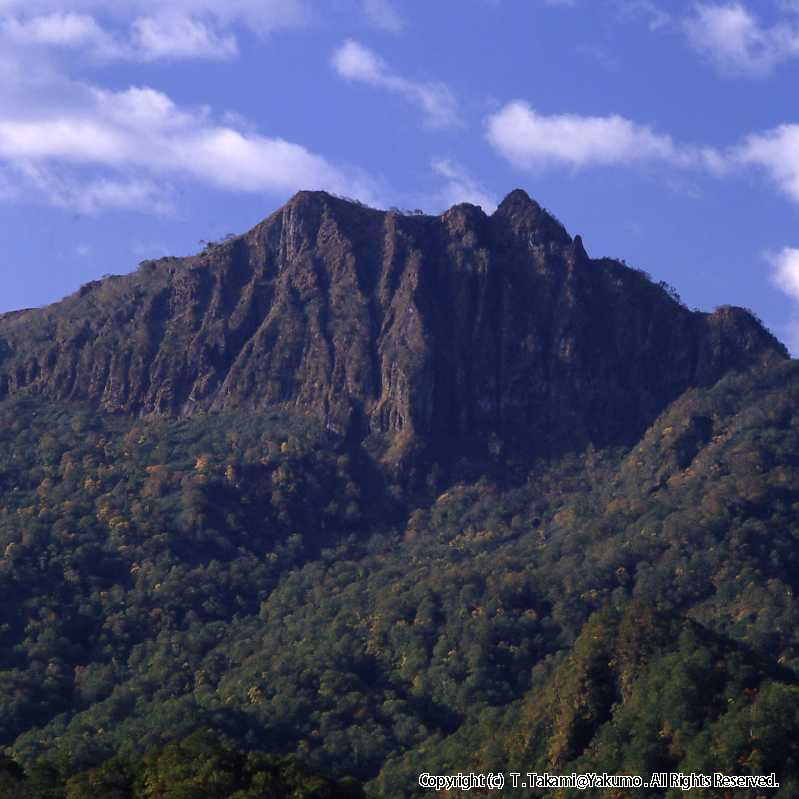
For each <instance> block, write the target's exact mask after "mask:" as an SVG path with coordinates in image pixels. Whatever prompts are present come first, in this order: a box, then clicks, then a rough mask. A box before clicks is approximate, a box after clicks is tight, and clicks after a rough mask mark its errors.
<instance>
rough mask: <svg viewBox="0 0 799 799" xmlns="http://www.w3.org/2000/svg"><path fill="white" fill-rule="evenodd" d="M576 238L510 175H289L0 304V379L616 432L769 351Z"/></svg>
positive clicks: (155, 403)
mask: <svg viewBox="0 0 799 799" xmlns="http://www.w3.org/2000/svg"><path fill="white" fill-rule="evenodd" d="M786 357H787V354H786V351H785V348H784V347H783V346H782V345H781V344H780V343H779V342H778V341H777V340H776V339H775V338H774V337H773V336H772V335H771V334H770V333H768V332H767V331H766V330H765V329H764V328H763V327H762V326H761V325H760V323H759V322H758V321H757V320H756V319H755V318H754V317H753V316H752V315H751V314H750V313H749V312H747V311H745V310H743V309H740V308H732V307H724V308H720V309H718V310H717V311H716V312H715V313H712V314H707V313H700V312H692V311H690V310H688V309H687V308H685V307H683V306H682V305H681V304H680V303H679V302H678V301H677V300H676V299H675V298H674V297H673V296H672V295H671V294H670V293H669V292H668V291H667V290H666V289H665V288H664V287H663V286H662V285H656V284H654V283H653V282H652V281H651V280H650V279H648V277H647V276H646V275H645V274H643V273H642V272H640V271H638V270H635V269H630V268H628V267H626V266H625V265H623V264H622V263H619V262H617V261H614V260H610V259H600V260H594V259H591V258H589V257H588V256H587V254H586V252H585V250H584V249H583V246H582V241H581V239H580V237H579V236H577V237H575V238H574V239H572V238H571V236H570V235H569V234H568V233H567V232H566V230H565V229H564V227H563V226H562V225H561V224H560V223H559V222H558V221H557V220H556V219H555V218H554V217H552V216H551V215H550V214H548V213H547V212H546V211H545V210H543V209H542V208H541V206H539V205H538V204H537V203H536V202H534V201H533V200H531V199H530V198H529V197H528V196H527V194H526V193H525V192H524V191H521V190H519V189H517V190H515V191H513V192H511V193H510V194H509V195H508V196H507V197H506V198H505V199H504V200H503V202H502V203H501V204H500V205H499V207H498V208H497V210H496V211H495V213H494V214H493V215H491V216H487V215H486V214H484V213H483V211H482V210H481V209H480V208H478V207H475V206H472V205H468V204H461V205H457V206H455V207H453V208H451V209H450V210H448V211H447V212H445V213H443V214H441V215H440V216H423V215H405V214H402V213H398V212H394V211H391V212H383V211H377V210H373V209H371V208H367V207H364V206H362V205H359V204H358V203H354V202H349V201H345V200H342V199H339V198H336V197H334V196H331V195H329V194H326V193H324V192H300V193H298V194H297V195H296V196H294V197H293V198H292V199H291V200H290V201H289V202H288V203H287V204H286V205H285V206H283V207H282V208H281V209H279V210H278V211H276V212H275V213H274V214H272V215H271V216H270V217H269V218H267V219H266V220H264V221H263V222H261V223H260V224H258V225H257V226H256V227H254V228H253V229H252V230H250V231H249V232H248V233H246V234H244V235H242V236H238V237H234V238H230V239H229V240H225V241H224V242H222V243H219V244H212V245H209V246H208V247H206V249H205V250H204V251H203V252H202V253H200V254H198V255H195V256H191V257H185V258H162V259H160V260H157V261H145V262H144V263H142V264H141V266H140V267H139V269H138V270H137V271H136V272H135V273H133V274H131V275H127V276H124V277H109V278H105V279H104V280H100V281H96V282H93V283H89V284H87V285H85V286H83V287H82V288H81V289H80V290H79V291H78V292H77V293H75V294H73V295H71V296H70V297H67V298H66V299H64V300H62V301H61V302H59V303H56V304H54V305H50V306H48V307H45V308H40V309H33V310H27V311H20V312H16V313H11V314H5V315H2V316H0V398H3V397H6V396H9V395H13V394H16V393H19V392H22V391H28V392H34V393H37V394H43V395H47V396H50V397H53V398H59V399H67V398H70V399H83V400H89V401H91V402H93V403H96V404H97V405H98V406H99V407H101V408H103V409H106V410H109V411H114V412H124V413H133V414H147V413H159V414H167V415H185V414H191V413H193V412H194V411H195V410H200V409H210V410H215V409H222V408H227V407H244V408H253V409H256V408H263V407H267V406H275V405H283V406H291V407H294V408H298V409H301V410H304V411H306V412H309V413H311V414H313V415H316V416H317V417H319V418H320V419H322V420H324V421H325V423H326V424H328V425H329V426H330V427H331V428H334V429H337V430H340V431H349V432H351V433H355V434H357V435H360V436H365V435H369V434H382V435H387V436H388V437H397V436H400V437H402V438H406V437H409V438H414V437H420V436H421V437H449V436H460V435H463V434H464V433H469V432H472V431H475V432H477V431H480V430H489V429H490V430H498V431H502V430H506V431H514V432H515V433H516V432H519V431H522V432H526V433H529V434H530V435H531V436H532V437H536V436H545V437H548V438H552V437H565V438H566V439H568V440H569V441H570V442H574V443H575V444H585V443H588V442H593V443H595V444H599V445H601V444H606V443H613V442H622V441H623V442H627V441H630V440H633V439H634V438H635V436H636V435H638V434H640V433H641V432H642V431H643V430H644V429H645V428H646V426H647V425H648V424H649V423H650V422H651V421H652V420H653V419H654V418H655V416H656V415H657V414H658V413H659V412H660V411H661V410H662V409H663V408H664V407H665V406H666V405H667V404H668V403H669V402H670V401H671V400H673V399H674V398H676V397H677V396H678V395H679V394H681V393H682V392H683V391H684V390H685V389H686V388H688V387H690V386H696V385H707V384H711V383H713V382H715V381H716V380H718V379H719V378H720V377H721V376H722V375H723V374H724V373H725V372H727V371H730V370H740V369H746V368H749V367H752V366H755V365H757V364H761V363H765V362H770V361H775V360H778V359H784V358H786Z"/></svg>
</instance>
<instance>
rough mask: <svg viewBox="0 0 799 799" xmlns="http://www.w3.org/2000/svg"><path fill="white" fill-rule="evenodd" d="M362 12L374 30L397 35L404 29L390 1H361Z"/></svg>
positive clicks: (403, 22) (398, 14)
mask: <svg viewBox="0 0 799 799" xmlns="http://www.w3.org/2000/svg"><path fill="white" fill-rule="evenodd" d="M363 10H364V12H365V13H366V17H367V19H368V20H369V21H370V22H371V23H372V25H374V26H375V27H376V28H381V29H382V30H385V31H389V32H390V33H399V32H400V31H402V30H403V29H404V28H405V21H404V20H403V19H402V17H401V16H400V13H399V12H398V11H397V9H396V8H395V7H394V6H393V5H392V3H391V1H390V0H363Z"/></svg>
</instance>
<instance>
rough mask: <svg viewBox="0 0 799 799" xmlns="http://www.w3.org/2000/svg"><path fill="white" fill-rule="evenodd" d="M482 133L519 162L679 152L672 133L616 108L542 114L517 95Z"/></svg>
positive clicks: (573, 162) (613, 159) (617, 160)
mask: <svg viewBox="0 0 799 799" xmlns="http://www.w3.org/2000/svg"><path fill="white" fill-rule="evenodd" d="M487 136H488V140H489V142H490V143H491V144H492V145H493V147H494V148H495V149H496V150H497V151H498V152H499V153H500V154H502V155H503V156H504V157H505V158H507V159H508V160H509V161H510V162H511V163H513V164H514V165H516V166H519V167H523V168H535V167H541V166H547V165H550V164H565V165H568V166H573V167H581V166H588V165H591V164H603V165H610V164H622V163H629V162H631V161H642V160H661V161H662V160H665V161H679V160H681V159H683V158H684V156H683V155H682V154H681V153H680V152H679V151H678V150H677V148H676V147H675V146H674V144H673V142H672V140H671V137H669V136H666V135H663V134H658V133H655V132H654V131H653V130H652V129H651V128H649V127H647V126H646V125H639V124H637V123H635V122H631V121H630V120H629V119H625V118H624V117H621V116H618V115H616V114H613V115H610V116H601V117H597V116H579V115H577V114H555V115H551V116H546V115H544V114H539V113H538V112H537V111H535V110H534V109H533V108H531V107H530V106H529V105H528V104H527V103H525V102H523V101H520V100H516V101H514V102H511V103H508V104H507V105H506V106H505V107H504V108H502V109H500V110H499V111H498V112H497V113H496V114H493V115H492V116H490V117H489V119H488V123H487Z"/></svg>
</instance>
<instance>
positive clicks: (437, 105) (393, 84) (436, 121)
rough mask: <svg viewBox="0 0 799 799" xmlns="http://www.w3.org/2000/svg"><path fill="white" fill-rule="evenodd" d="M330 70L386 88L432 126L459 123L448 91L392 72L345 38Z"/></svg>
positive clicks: (383, 63) (433, 83)
mask: <svg viewBox="0 0 799 799" xmlns="http://www.w3.org/2000/svg"><path fill="white" fill-rule="evenodd" d="M333 68H334V69H335V70H336V72H337V73H338V75H339V76H340V77H342V78H345V79H346V80H352V81H360V82H362V83H367V84H369V85H370V86H375V87H378V88H383V89H388V90H389V91H392V92H396V93H397V94H400V95H402V96H403V97H405V98H406V99H407V100H409V101H410V102H412V103H414V104H415V105H417V106H418V107H419V108H421V109H422V111H423V112H424V114H425V119H426V122H427V123H428V124H429V125H430V126H432V127H437V128H441V127H448V126H451V125H456V124H458V122H459V119H458V111H457V103H456V101H455V97H454V96H453V94H452V92H451V91H450V90H449V88H448V87H447V86H446V85H445V84H443V83H440V82H427V83H423V82H417V81H412V80H408V79H407V78H404V77H402V76H401V75H397V74H396V73H394V72H392V71H391V70H390V69H389V68H388V65H387V64H386V62H385V61H384V60H383V59H382V58H381V57H380V56H379V55H377V53H375V52H374V51H373V50H370V49H369V48H368V47H364V45H362V44H360V43H358V42H356V41H354V40H353V39H348V40H347V41H346V42H344V44H343V45H341V47H339V48H338V49H337V50H336V51H335V52H334V53H333Z"/></svg>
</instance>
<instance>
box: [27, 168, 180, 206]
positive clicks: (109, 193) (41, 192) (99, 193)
mask: <svg viewBox="0 0 799 799" xmlns="http://www.w3.org/2000/svg"><path fill="white" fill-rule="evenodd" d="M15 170H16V173H17V181H16V195H17V197H20V196H22V195H27V196H30V195H31V194H35V195H36V196H38V197H40V198H42V199H45V200H46V202H47V204H49V205H53V206H55V207H57V208H66V209H68V210H70V211H77V212H78V213H82V214H96V213H98V212H100V211H107V210H139V211H143V210H144V211H149V212H152V213H155V214H159V215H162V216H165V215H169V214H171V213H172V212H173V211H174V208H173V205H172V203H171V202H170V200H169V199H168V193H169V192H168V190H167V189H166V188H165V187H164V186H162V185H159V184H158V183H157V182H156V181H154V180H151V179H145V178H137V177H119V178H111V177H97V178H89V179H86V178H85V177H81V176H77V175H76V174H75V173H74V172H73V171H71V170H63V169H60V170H59V169H53V168H51V167H50V166H48V165H44V164H35V163H32V162H20V163H18V164H16V165H15Z"/></svg>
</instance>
